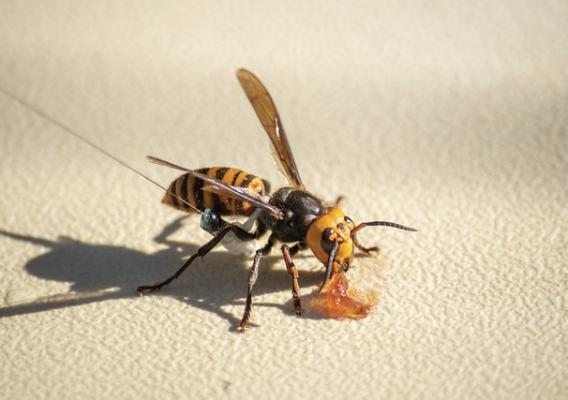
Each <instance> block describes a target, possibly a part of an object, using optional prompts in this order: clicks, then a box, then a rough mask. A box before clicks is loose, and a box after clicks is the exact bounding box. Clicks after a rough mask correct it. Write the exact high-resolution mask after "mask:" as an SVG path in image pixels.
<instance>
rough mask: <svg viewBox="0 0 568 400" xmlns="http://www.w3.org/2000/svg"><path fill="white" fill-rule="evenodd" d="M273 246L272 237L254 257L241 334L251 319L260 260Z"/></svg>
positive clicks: (240, 328)
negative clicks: (253, 294) (253, 291)
mask: <svg viewBox="0 0 568 400" xmlns="http://www.w3.org/2000/svg"><path fill="white" fill-rule="evenodd" d="M273 244H274V239H273V238H272V236H270V237H269V238H268V242H267V243H266V244H265V245H264V247H263V248H261V249H259V250H257V251H256V254H255V255H254V261H253V262H252V267H251V269H250V272H249V277H248V288H247V302H246V304H245V312H244V313H243V318H242V319H241V323H240V325H239V331H240V332H244V330H245V328H246V327H247V323H248V321H249V319H250V312H251V309H252V289H253V288H254V284H255V283H256V278H258V267H259V265H260V260H261V259H262V257H264V256H265V255H267V254H268V253H270V249H272V245H273Z"/></svg>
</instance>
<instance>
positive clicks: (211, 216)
mask: <svg viewBox="0 0 568 400" xmlns="http://www.w3.org/2000/svg"><path fill="white" fill-rule="evenodd" d="M199 226H201V229H203V230H205V231H207V232H209V233H211V234H213V235H214V234H215V233H216V232H218V231H219V230H220V229H221V228H222V227H223V220H222V219H221V216H220V215H219V214H218V213H216V212H215V211H213V210H212V209H210V208H206V209H205V211H203V214H201V221H200V223H199Z"/></svg>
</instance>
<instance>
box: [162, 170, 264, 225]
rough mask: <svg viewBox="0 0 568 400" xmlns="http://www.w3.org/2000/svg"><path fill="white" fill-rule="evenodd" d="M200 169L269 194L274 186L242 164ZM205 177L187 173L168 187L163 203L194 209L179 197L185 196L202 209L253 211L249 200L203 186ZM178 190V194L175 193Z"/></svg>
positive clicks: (223, 211)
mask: <svg viewBox="0 0 568 400" xmlns="http://www.w3.org/2000/svg"><path fill="white" fill-rule="evenodd" d="M197 171H198V172H200V173H202V174H204V175H207V176H210V177H211V178H215V179H218V180H220V181H222V182H223V183H225V184H227V185H231V186H238V187H241V188H247V189H250V190H253V191H255V192H257V193H260V194H262V195H265V194H267V193H268V192H269V190H270V184H269V183H268V182H267V181H266V180H264V179H262V178H259V177H258V176H255V175H252V174H249V173H248V172H245V171H243V170H241V169H238V168H226V167H212V168H201V169H198V170H197ZM202 187H203V181H202V180H201V179H199V178H195V177H194V176H192V175H190V174H183V175H182V176H180V177H179V178H177V179H176V180H175V181H173V182H172V183H171V184H170V186H169V187H168V191H167V192H166V194H165V195H164V197H163V198H162V203H164V204H167V205H169V206H172V207H173V208H175V209H177V210H181V211H187V212H191V211H192V210H191V208H190V207H189V206H188V205H187V204H185V203H184V202H182V201H180V200H178V198H176V196H177V197H179V198H181V199H184V200H185V201H187V202H188V203H189V204H191V205H192V206H194V207H196V208H198V209H199V210H205V209H206V208H210V209H212V210H214V211H215V212H217V213H219V214H221V215H230V214H238V215H250V214H251V213H252V212H253V210H254V207H253V206H251V205H250V204H248V203H246V202H242V201H240V200H235V199H231V198H228V197H227V196H226V195H223V194H215V193H210V192H206V191H203V190H201V188H202ZM172 193H174V194H175V195H176V196H172Z"/></svg>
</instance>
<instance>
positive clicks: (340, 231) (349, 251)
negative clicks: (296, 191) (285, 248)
mask: <svg viewBox="0 0 568 400" xmlns="http://www.w3.org/2000/svg"><path fill="white" fill-rule="evenodd" d="M353 228H355V224H354V223H353V221H352V220H351V219H350V218H349V217H347V216H346V215H345V213H344V212H343V211H342V210H341V209H339V208H335V207H331V208H328V209H327V210H326V213H325V214H323V215H322V216H320V217H319V218H317V219H316V220H314V221H313V222H312V223H311V224H310V226H309V228H308V232H307V234H306V244H307V245H308V246H309V247H310V249H311V250H312V252H313V253H314V255H315V256H316V257H317V258H318V260H320V261H321V262H322V263H323V264H326V265H327V263H328V258H329V253H330V250H331V248H332V247H333V245H334V241H337V243H338V244H339V247H338V248H337V252H336V253H335V258H334V260H333V266H332V271H331V273H332V274H334V273H337V272H340V271H346V270H347V269H348V268H349V266H350V265H351V263H352V262H353V250H354V248H353V247H354V246H353V241H352V240H351V230H353Z"/></svg>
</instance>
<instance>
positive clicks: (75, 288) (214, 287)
mask: <svg viewBox="0 0 568 400" xmlns="http://www.w3.org/2000/svg"><path fill="white" fill-rule="evenodd" d="M185 218H186V217H185V216H184V217H180V218H178V219H176V220H174V221H173V222H172V223H170V224H169V225H167V226H166V227H165V228H164V229H163V230H162V232H160V233H159V234H158V235H157V236H156V237H155V238H154V241H155V242H156V243H158V244H163V245H166V247H165V248H164V249H162V250H158V251H156V252H154V253H151V254H148V253H144V252H142V251H139V250H134V249H130V248H127V247H121V246H112V245H104V244H103V245H100V244H91V243H86V242H83V241H79V240H75V239H72V238H69V237H59V238H58V239H57V240H55V241H53V240H49V239H42V238H38V237H34V236H29V235H21V234H16V233H11V232H7V231H4V230H1V229H0V235H1V236H4V237H8V238H11V239H14V240H18V241H22V242H26V243H32V244H35V245H38V246H41V247H45V248H47V249H48V252H47V253H45V254H42V255H40V256H37V257H35V258H33V259H31V260H29V261H28V262H27V263H26V265H25V269H26V271H27V272H29V273H30V274H31V275H33V276H35V277H38V278H40V279H46V280H52V281H59V282H69V283H71V287H70V292H69V293H65V294H61V295H52V296H45V297H41V298H38V299H35V300H34V301H31V302H28V303H23V304H16V305H8V306H6V307H2V308H0V318H5V317H10V316H15V315H23V314H31V313H37V312H43V311H49V310H54V309H60V308H65V307H71V306H78V305H82V304H88V303H94V302H100V301H107V300H114V299H123V298H134V297H135V296H136V288H137V287H138V286H139V285H140V284H148V283H153V282H157V281H160V280H163V279H164V278H165V277H167V276H169V275H171V274H173V273H174V272H175V271H176V269H177V268H178V267H179V266H180V265H181V263H182V262H183V260H185V259H186V258H187V257H188V256H190V255H191V254H193V253H195V252H196V251H197V249H198V247H199V246H198V245H194V244H188V243H185V242H179V241H173V240H170V239H169V236H171V235H172V234H174V233H175V232H177V231H178V230H180V228H181V227H182V221H183V219H185ZM250 263H251V261H250V260H249V259H242V258H238V257H236V256H234V255H232V254H230V253H228V252H226V251H219V252H212V253H210V254H208V255H207V256H206V257H205V258H204V259H203V260H202V261H201V262H200V261H199V260H197V261H196V262H195V264H194V265H192V266H191V267H190V268H189V269H188V270H187V271H186V272H185V273H184V274H183V275H182V276H181V277H180V279H179V280H178V281H174V282H172V284H171V285H170V286H168V287H166V288H164V289H163V290H162V291H160V292H157V293H156V294H153V295H152V296H154V295H158V296H160V295H161V296H170V297H174V298H176V299H179V300H181V301H184V302H186V303H187V304H189V305H191V306H194V307H198V308H200V309H203V310H206V311H209V312H212V313H215V314H217V315H218V316H220V317H222V318H224V319H226V320H227V321H228V322H229V324H230V326H231V328H230V329H233V327H234V326H236V325H238V324H239V322H240V315H233V314H232V313H229V312H226V311H224V310H223V306H226V305H231V304H244V298H245V296H246V288H247V276H248V270H249V268H250ZM281 264H282V265H281ZM300 273H301V278H300V279H301V282H302V286H303V287H308V286H311V285H316V284H318V283H319V282H320V281H321V278H322V273H321V271H301V272H300ZM290 285H291V283H290V277H289V276H288V273H287V272H286V268H285V267H284V264H283V261H282V258H281V257H280V256H279V251H273V254H272V256H269V257H266V258H265V259H263V262H262V266H261V270H260V274H259V280H258V283H257V285H256V286H255V295H261V294H265V293H273V292H278V291H285V290H290ZM111 289H113V290H111ZM258 306H271V307H277V308H280V309H281V310H282V311H283V312H285V313H286V314H293V308H291V305H290V304H289V303H286V304H281V305H280V304H272V303H270V304H266V303H264V304H258ZM289 308H290V309H289Z"/></svg>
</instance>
